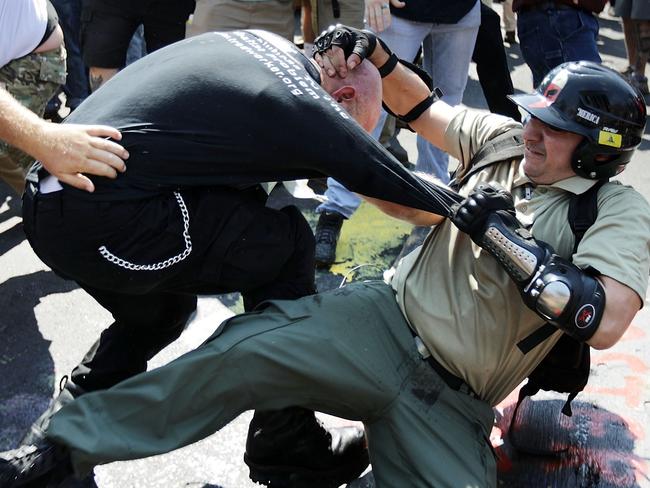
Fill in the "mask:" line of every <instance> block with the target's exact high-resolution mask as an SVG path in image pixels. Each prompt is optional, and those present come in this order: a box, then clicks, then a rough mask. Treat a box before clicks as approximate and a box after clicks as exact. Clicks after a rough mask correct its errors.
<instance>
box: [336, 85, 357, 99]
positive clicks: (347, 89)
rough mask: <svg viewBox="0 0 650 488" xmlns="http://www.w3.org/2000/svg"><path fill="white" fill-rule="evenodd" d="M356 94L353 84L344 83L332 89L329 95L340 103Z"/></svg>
mask: <svg viewBox="0 0 650 488" xmlns="http://www.w3.org/2000/svg"><path fill="white" fill-rule="evenodd" d="M356 94H357V91H356V90H355V88H354V87H353V86H350V85H346V86H342V87H341V88H339V89H338V90H336V91H334V92H333V93H332V95H331V96H332V98H333V99H334V100H336V101H337V102H338V103H341V102H343V101H345V100H352V99H353V98H354V97H355V96H356Z"/></svg>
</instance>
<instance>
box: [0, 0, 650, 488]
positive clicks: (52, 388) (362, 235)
mask: <svg viewBox="0 0 650 488" xmlns="http://www.w3.org/2000/svg"><path fill="white" fill-rule="evenodd" d="M496 8H497V9H498V8H500V7H499V6H498V5H497V6H496ZM506 47H507V54H508V59H509V63H510V65H511V68H512V75H513V80H514V83H515V87H516V90H517V91H530V89H531V88H532V83H531V79H530V74H529V71H528V68H527V67H526V65H525V64H524V63H523V60H522V59H521V54H520V51H519V47H518V46H517V45H512V46H508V45H506ZM600 51H601V54H602V56H603V61H604V63H605V64H607V65H610V66H612V67H614V68H616V69H619V70H622V69H624V68H625V66H626V65H627V63H626V60H625V47H624V44H623V34H622V31H621V28H620V24H619V21H618V20H617V19H613V18H610V17H608V16H607V15H606V14H605V15H604V16H603V17H602V19H601V32H600ZM470 74H471V78H470V81H469V83H468V87H467V90H466V94H465V99H464V103H465V104H466V105H468V106H471V107H477V108H483V109H484V108H485V107H486V103H485V100H484V99H483V96H482V93H481V90H480V86H479V84H478V82H477V79H476V73H475V71H474V68H473V67H472V71H471V73H470ZM400 141H401V142H402V144H403V145H404V147H405V148H406V149H407V151H408V153H409V158H410V160H411V161H415V159H416V157H415V154H416V149H415V142H414V137H413V135H412V134H410V133H402V134H401V135H400ZM647 168H650V135H649V132H648V131H646V135H645V137H644V140H643V143H642V145H641V147H640V149H639V150H638V151H637V154H636V155H635V157H634V159H633V161H632V163H631V164H630V166H629V168H628V169H627V170H626V171H625V172H624V173H623V175H622V176H621V177H620V179H621V180H622V181H623V182H624V183H626V184H631V185H633V186H634V187H635V188H637V190H639V191H640V192H641V193H643V194H644V195H645V196H646V197H650V171H649V170H648V169H647ZM275 198H276V199H277V203H278V204H281V203H283V202H285V201H286V200H287V199H288V197H287V196H286V195H278V196H276V197H275ZM299 205H300V207H301V209H303V211H304V213H305V215H306V216H307V217H308V219H309V220H310V222H311V223H312V226H314V225H315V220H316V217H315V214H314V212H313V208H314V207H315V202H312V201H301V202H299ZM410 231H411V228H410V227H409V226H407V225H404V224H401V223H398V222H396V221H394V220H391V219H388V218H386V217H383V216H382V215H380V214H379V213H378V212H377V211H375V210H374V209H372V208H370V207H368V206H365V205H364V206H363V207H362V208H361V210H360V211H359V212H358V213H357V214H355V216H353V218H352V219H350V221H348V222H347V223H346V224H345V226H344V230H343V234H342V237H341V242H340V245H339V251H338V255H337V263H336V264H335V266H333V267H332V269H331V270H328V271H325V272H319V273H318V280H317V281H318V285H319V288H320V289H329V288H333V287H336V286H339V285H340V284H341V282H342V281H344V280H355V279H365V278H376V277H381V275H382V272H383V270H384V269H386V268H387V267H389V266H390V265H391V264H392V262H393V260H394V259H395V257H396V256H397V254H398V253H399V251H400V249H401V246H402V244H403V242H404V241H405V239H406V237H407V236H408V235H409V233H410ZM241 309H242V307H241V302H240V299H239V297H238V295H237V294H230V295H228V296H207V297H202V298H200V300H199V306H198V309H197V312H196V315H195V316H194V317H193V319H192V321H191V322H190V324H189V326H188V328H187V329H186V331H185V332H184V333H183V335H182V336H181V337H180V339H179V340H178V341H176V342H175V343H173V344H172V345H170V346H169V347H168V348H166V349H165V350H164V351H162V352H161V353H160V354H159V355H157V356H156V357H155V358H154V359H153V360H152V361H151V362H150V365H149V367H150V368H154V367H157V366H159V365H162V364H165V363H167V362H168V361H170V360H171V359H173V358H175V357H177V356H179V355H180V354H182V353H184V352H185V351H188V350H190V349H192V348H194V347H196V346H197V345H198V344H200V343H201V342H202V341H203V340H204V339H205V338H206V337H207V336H208V335H210V333H211V332H212V331H213V330H214V329H215V328H216V326H217V325H218V324H219V323H220V322H221V321H222V320H223V319H224V318H226V317H228V316H229V315H231V314H232V313H233V311H234V312H238V311H241ZM0 311H1V313H0V338H1V339H0V449H1V450H4V449H9V448H13V447H15V446H16V445H17V443H18V442H19V440H20V438H21V436H22V435H23V434H24V432H25V431H26V429H27V428H28V427H29V425H30V424H31V423H32V422H33V421H34V420H35V419H36V418H37V417H38V415H39V414H40V413H41V412H42V411H43V410H44V409H45V408H46V407H47V405H48V403H49V401H50V399H51V398H52V396H53V395H56V393H57V392H58V384H59V381H60V379H61V378H62V377H63V376H64V375H66V374H68V373H69V371H70V370H71V368H72V367H73V366H74V365H75V364H76V363H77V362H78V361H79V360H80V359H81V357H82V355H83V353H84V352H85V351H86V350H87V349H88V348H89V347H90V345H91V344H92V343H93V342H94V341H95V340H96V338H97V337H98V335H99V333H100V332H101V330H102V329H103V328H104V327H106V326H107V325H108V324H109V323H110V322H111V317H110V315H109V314H108V313H107V312H106V311H105V310H104V309H102V308H101V307H100V306H99V305H98V304H97V303H96V302H95V301H94V300H93V299H92V298H90V297H89V296H88V295H87V294H86V293H85V292H83V291H82V290H80V289H79V288H78V287H77V286H76V285H75V284H74V283H71V282H67V281H64V280H62V279H60V278H59V277H57V276H55V275H54V274H53V273H52V272H51V271H50V270H49V269H48V268H47V267H46V266H45V265H44V264H42V263H41V262H40V260H39V259H38V258H37V257H36V256H35V254H34V253H33V251H32V250H31V248H30V246H29V244H28V243H27V241H26V240H25V237H24V234H23V230H22V222H21V218H20V202H19V199H18V198H16V197H15V196H12V195H11V191H10V190H9V189H8V187H6V186H4V185H3V184H2V183H0ZM649 314H650V312H649V311H648V310H647V309H646V308H644V309H643V310H641V311H640V312H639V314H638V315H637V317H636V319H635V321H634V323H633V325H632V327H631V328H630V330H629V331H628V333H627V334H626V335H625V337H624V338H623V340H622V341H621V342H620V343H619V344H617V345H616V346H615V347H614V348H612V349H610V350H607V351H600V352H595V353H594V354H593V359H592V378H591V380H590V384H589V386H588V387H587V389H586V391H585V392H583V393H582V394H581V395H580V396H579V397H578V400H577V401H575V402H574V416H573V417H571V418H562V417H561V416H560V414H559V409H560V407H561V401H560V400H559V398H560V397H559V396H557V395H551V394H547V395H538V396H536V397H535V398H534V400H533V401H530V400H527V401H526V403H525V404H524V405H523V406H522V409H521V411H520V414H519V415H518V416H517V419H516V421H515V422H514V424H513V425H514V429H516V434H517V438H518V439H519V440H520V441H521V443H523V444H525V445H527V446H529V447H542V448H545V447H552V448H559V449H563V448H565V449H566V453H565V455H564V456H562V457H559V458H553V457H539V456H528V455H522V454H521V453H518V452H517V451H516V450H514V449H513V448H512V445H511V443H510V441H509V440H508V436H507V435H506V433H507V430H508V429H509V428H510V417H511V415H512V410H513V405H514V401H515V398H516V397H515V396H514V395H513V396H511V397H510V398H508V399H507V400H506V401H505V402H503V403H502V404H501V405H500V406H499V408H498V409H497V413H498V418H499V420H498V422H497V427H498V429H495V431H494V434H493V444H494V445H495V446H496V447H497V450H498V451H499V453H500V456H501V457H500V464H499V466H500V486H508V487H533V488H537V487H539V488H542V487H574V486H575V487H599V488H604V487H612V488H613V487H616V488H623V487H630V488H631V487H635V488H636V487H638V488H646V487H650V380H649V379H648V378H649V377H650V375H649V374H648V373H649V372H650V335H649V334H650V333H649V332H648V325H649V324H650V315H649ZM250 416H251V414H250V412H248V413H245V414H243V415H242V416H241V417H239V418H238V419H237V420H235V421H234V422H232V423H231V424H230V425H228V426H227V427H226V428H224V429H223V430H221V431H220V432H218V433H216V434H214V435H212V436H211V437H209V438H207V439H205V440H203V441H201V442H198V443H196V444H193V445H191V446H188V447H186V448H184V449H180V450H178V451H175V452H172V453H169V454H165V455H162V456H157V457H154V458H149V459H144V460H138V461H130V462H119V463H113V464H110V465H106V466H101V467H98V468H97V469H96V470H95V475H94V480H92V481H89V482H86V483H85V484H84V486H93V485H94V484H96V486H99V487H100V488H112V487H115V488H135V487H138V488H155V487H156V488H157V487H165V488H175V487H215V488H216V487H223V488H246V487H254V486H258V485H256V484H254V483H252V482H251V481H250V480H249V479H248V476H247V469H246V466H245V465H244V463H243V460H242V457H243V452H244V443H245V437H246V431H247V425H248V421H249V419H250ZM322 418H323V420H324V422H325V423H326V424H328V425H345V424H349V423H350V422H349V421H347V420H342V419H336V418H332V417H328V416H323V417H322ZM348 486H349V487H352V488H361V487H369V488H370V487H372V486H374V483H373V481H372V473H371V472H367V473H366V474H365V475H364V476H363V477H362V478H361V479H359V480H358V481H356V482H354V483H352V484H350V485H348ZM403 486H404V487H407V486H410V483H409V480H405V481H404V484H403ZM398 488H401V487H398Z"/></svg>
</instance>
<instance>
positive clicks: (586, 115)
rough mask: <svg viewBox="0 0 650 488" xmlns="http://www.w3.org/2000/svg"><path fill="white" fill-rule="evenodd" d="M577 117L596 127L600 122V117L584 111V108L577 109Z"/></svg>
mask: <svg viewBox="0 0 650 488" xmlns="http://www.w3.org/2000/svg"><path fill="white" fill-rule="evenodd" d="M577 115H578V117H580V118H581V119H585V120H588V121H589V122H591V123H592V124H596V125H598V122H600V117H599V116H598V115H596V114H592V113H591V112H589V111H587V110H585V109H584V108H580V107H578V113H577Z"/></svg>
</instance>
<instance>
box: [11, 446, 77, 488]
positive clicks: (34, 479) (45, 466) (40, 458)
mask: <svg viewBox="0 0 650 488" xmlns="http://www.w3.org/2000/svg"><path fill="white" fill-rule="evenodd" d="M70 475H72V465H71V464H70V453H69V451H68V450H67V449H66V448H65V447H63V446H61V445H59V444H55V443H53V442H51V441H49V440H47V439H43V440H41V442H40V443H39V444H38V445H36V446H20V447H19V448H18V449H13V450H11V451H6V452H3V453H0V487H2V488H14V487H19V486H29V487H30V488H37V487H45V486H57V485H58V483H59V482H60V481H62V480H63V479H65V478H66V477H68V476H70Z"/></svg>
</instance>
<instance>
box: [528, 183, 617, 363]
mask: <svg viewBox="0 0 650 488" xmlns="http://www.w3.org/2000/svg"><path fill="white" fill-rule="evenodd" d="M607 181H608V180H599V181H597V182H596V183H595V184H594V185H593V186H592V187H591V188H589V189H588V190H587V191H585V192H584V193H581V194H579V195H572V196H571V200H570V201H569V212H568V219H569V225H570V226H571V230H572V231H573V235H574V242H573V252H572V253H571V254H575V253H576V251H577V250H578V245H579V244H580V241H582V238H583V237H584V235H585V232H587V229H589V227H591V226H592V225H593V223H594V222H596V219H597V218H598V190H600V188H601V187H602V186H603V185H604V184H605V183H607ZM556 330H557V328H555V327H554V326H553V325H551V324H548V323H547V324H544V325H542V326H541V327H540V328H539V329H537V330H535V331H533V332H532V333H530V334H529V335H527V336H526V337H524V338H523V339H522V340H520V341H519V342H518V343H517V347H518V348H519V350H520V351H521V352H522V353H524V354H526V353H528V352H529V351H531V350H532V349H534V348H535V347H537V346H538V345H539V344H541V343H542V342H544V341H545V340H546V339H548V338H549V337H550V336H551V335H552V334H553V333H554V332H555V331H556Z"/></svg>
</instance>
